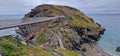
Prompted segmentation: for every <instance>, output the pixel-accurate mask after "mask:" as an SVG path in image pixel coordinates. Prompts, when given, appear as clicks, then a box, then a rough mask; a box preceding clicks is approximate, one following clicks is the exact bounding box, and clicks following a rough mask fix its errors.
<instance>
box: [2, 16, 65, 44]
mask: <svg viewBox="0 0 120 56" xmlns="http://www.w3.org/2000/svg"><path fill="white" fill-rule="evenodd" d="M62 17H63V16H55V17H38V18H24V19H15V20H12V19H9V20H6V19H0V30H3V29H9V28H14V27H18V28H20V30H21V32H25V30H23V28H26V29H29V28H30V27H33V26H35V25H36V24H38V23H40V25H36V27H33V28H34V29H31V30H29V31H32V32H30V33H29V34H28V35H27V36H26V38H25V42H28V41H29V40H30V39H31V38H33V37H34V35H35V34H36V33H37V32H38V31H41V30H42V28H44V27H45V26H47V24H48V22H49V21H51V20H55V19H60V18H62ZM41 22H42V23H41ZM26 32H28V31H26ZM23 34H24V33H23Z"/></svg>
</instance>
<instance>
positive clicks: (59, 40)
mask: <svg viewBox="0 0 120 56" xmlns="http://www.w3.org/2000/svg"><path fill="white" fill-rule="evenodd" d="M55 16H64V17H62V18H59V19H55V20H51V21H48V24H47V26H45V27H44V28H43V29H42V30H41V31H39V32H37V33H36V35H35V36H34V37H33V38H32V39H31V40H29V41H28V42H24V41H23V40H21V39H20V38H19V37H18V36H16V37H13V36H11V35H10V36H4V37H1V38H0V55H3V56H112V55H110V54H108V53H107V52H105V51H103V50H101V49H100V48H99V47H97V46H96V44H97V41H99V39H100V38H101V35H102V34H104V31H105V28H104V27H102V26H101V25H100V24H99V23H96V22H94V20H93V19H92V18H90V17H88V16H86V15H85V14H84V13H83V12H81V11H79V10H78V9H75V8H72V7H69V6H60V5H51V4H43V5H39V6H37V7H35V8H34V9H31V11H30V12H29V13H27V14H26V15H25V16H24V17H23V19H26V18H37V17H55ZM43 23H44V22H43ZM40 24H42V23H38V24H35V25H33V26H31V27H29V28H28V27H26V28H27V29H26V28H25V27H20V28H19V31H22V30H25V31H26V32H27V33H24V32H20V33H21V34H20V35H21V36H25V37H27V36H28V35H29V34H30V33H31V32H32V31H30V30H31V29H34V27H35V26H40ZM17 33H18V34H19V32H17Z"/></svg>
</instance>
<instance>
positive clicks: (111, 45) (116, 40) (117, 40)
mask: <svg viewBox="0 0 120 56" xmlns="http://www.w3.org/2000/svg"><path fill="white" fill-rule="evenodd" d="M88 16H89V17H92V18H93V19H94V20H95V22H98V23H100V24H101V25H102V26H103V27H104V28H105V29H106V31H105V33H104V35H103V36H102V37H101V39H100V40H99V41H98V45H99V46H100V47H102V48H103V50H105V51H108V52H109V53H112V54H114V55H115V56H120V53H119V52H116V51H115V48H116V47H117V46H120V15H119V14H88ZM22 17H23V15H0V19H21V18H22ZM14 30H15V28H11V29H5V30H0V36H4V35H11V34H16V33H15V31H14Z"/></svg>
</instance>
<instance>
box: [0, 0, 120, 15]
mask: <svg viewBox="0 0 120 56" xmlns="http://www.w3.org/2000/svg"><path fill="white" fill-rule="evenodd" d="M119 3H120V0H94V1H91V0H1V1H0V15H2V14H25V13H27V12H29V11H30V9H32V8H34V7H35V6H37V5H39V4H57V5H67V6H71V7H75V8H77V9H80V10H81V11H83V12H85V13H120V6H119Z"/></svg>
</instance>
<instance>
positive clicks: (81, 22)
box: [71, 15, 98, 28]
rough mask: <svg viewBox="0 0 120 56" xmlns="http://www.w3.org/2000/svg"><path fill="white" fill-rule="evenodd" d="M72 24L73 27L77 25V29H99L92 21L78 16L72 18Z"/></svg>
mask: <svg viewBox="0 0 120 56" xmlns="http://www.w3.org/2000/svg"><path fill="white" fill-rule="evenodd" d="M87 21H88V22H87ZM71 22H72V24H73V25H75V26H77V27H92V28H97V27H98V25H97V24H95V23H94V22H92V21H90V20H87V19H86V18H84V17H80V16H78V15H74V16H72V20H71Z"/></svg>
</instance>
